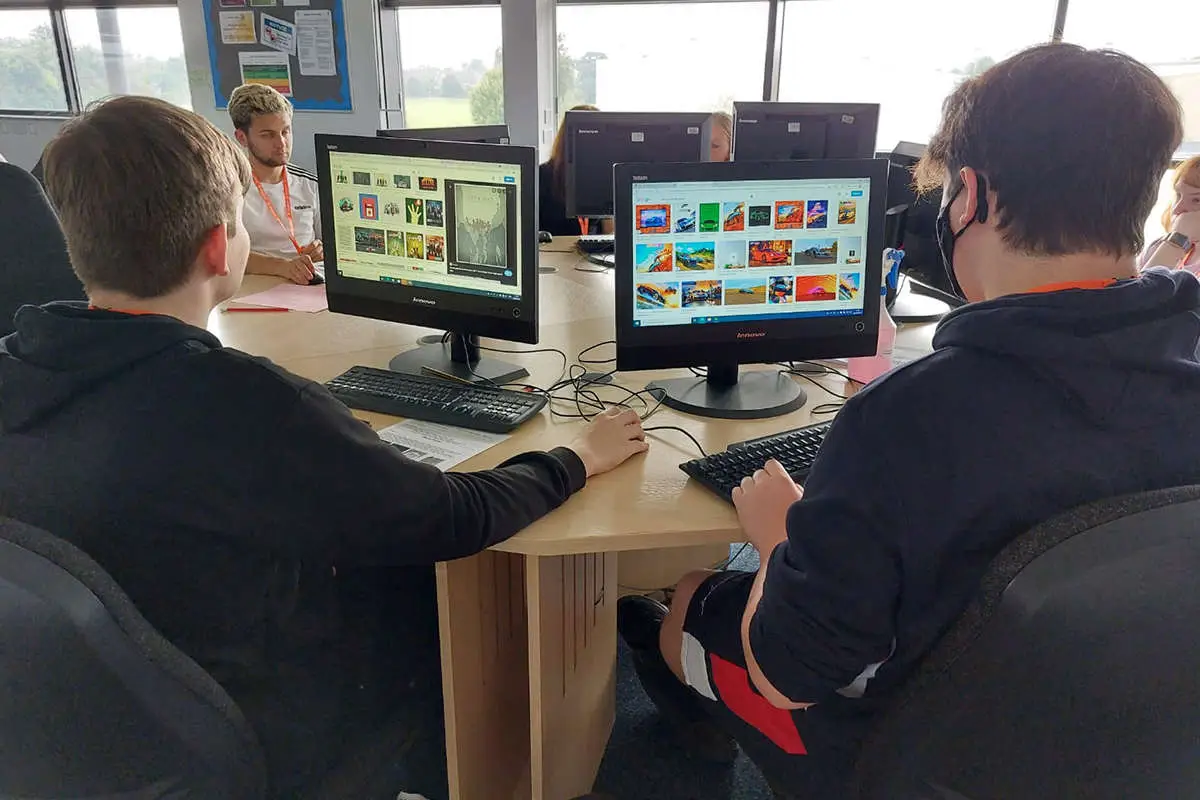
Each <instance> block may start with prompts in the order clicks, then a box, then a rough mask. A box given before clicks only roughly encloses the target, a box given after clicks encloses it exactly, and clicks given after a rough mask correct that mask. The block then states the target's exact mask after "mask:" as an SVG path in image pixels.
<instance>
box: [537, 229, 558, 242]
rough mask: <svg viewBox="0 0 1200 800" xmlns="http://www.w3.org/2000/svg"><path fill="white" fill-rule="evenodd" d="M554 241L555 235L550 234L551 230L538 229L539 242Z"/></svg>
mask: <svg viewBox="0 0 1200 800" xmlns="http://www.w3.org/2000/svg"><path fill="white" fill-rule="evenodd" d="M553 241H554V237H553V236H551V235H550V231H538V244H550V243H551V242H553Z"/></svg>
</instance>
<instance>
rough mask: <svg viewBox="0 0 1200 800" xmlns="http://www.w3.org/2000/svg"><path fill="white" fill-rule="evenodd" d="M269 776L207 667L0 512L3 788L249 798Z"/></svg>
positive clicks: (25, 794) (92, 568) (95, 576)
mask: <svg viewBox="0 0 1200 800" xmlns="http://www.w3.org/2000/svg"><path fill="white" fill-rule="evenodd" d="M266 783H267V781H266V768H265V766H264V763H263V758H262V753H261V750H260V748H259V745H258V741H257V739H256V738H255V736H254V733H253V732H252V731H251V729H250V726H249V725H248V724H247V722H246V720H245V719H244V718H243V717H242V714H241V712H240V711H239V710H238V708H237V706H236V705H235V704H234V702H233V700H232V699H230V697H229V696H228V695H227V694H226V693H225V691H224V690H223V689H222V688H221V687H220V686H218V685H217V683H216V681H214V680H213V679H212V678H211V677H209V675H208V673H206V672H205V671H204V670H202V669H201V668H200V667H199V666H197V665H196V663H195V662H193V661H192V660H191V659H189V658H188V657H187V656H185V655H184V654H183V653H181V652H180V651H179V650H178V649H176V648H175V647H174V646H173V645H172V644H171V643H169V642H168V641H167V640H166V639H164V638H163V637H162V636H161V635H159V634H158V633H157V632H156V631H155V630H154V628H152V627H151V626H150V624H149V623H148V622H146V620H145V619H144V618H143V617H142V615H141V614H139V613H138V611H137V609H135V608H134V607H133V604H132V603H131V602H130V601H129V598H128V597H126V596H125V593H124V592H122V591H121V589H120V588H119V587H118V586H117V585H116V583H114V582H113V580H112V578H110V577H109V576H108V574H107V573H105V572H104V570H103V569H101V568H100V566H99V565H97V564H96V563H95V562H94V561H92V560H91V559H90V558H88V557H87V556H86V555H84V554H83V553H82V552H81V551H80V550H79V549H77V548H75V547H73V546H72V545H70V544H68V543H67V542H65V541H63V540H61V539H58V538H56V537H54V536H51V535H49V534H47V533H45V532H43V531H40V530H38V529H36V528H32V527H30V526H28V525H24V524H22V523H19V522H14V521H12V520H8V519H3V518H0V796H3V797H21V798H83V797H97V798H98V797H117V796H120V797H128V798H131V799H132V798H137V800H150V799H151V798H168V797H169V798H185V797H186V798H214V799H215V798H230V800H251V798H261V797H264V796H265V793H266Z"/></svg>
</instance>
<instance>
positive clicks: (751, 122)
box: [733, 102, 879, 161]
mask: <svg viewBox="0 0 1200 800" xmlns="http://www.w3.org/2000/svg"><path fill="white" fill-rule="evenodd" d="M878 128H879V104H878V103H762V102H759V103H734V104H733V158H734V160H735V161H738V160H741V161H799V160H804V159H820V158H871V156H872V155H873V154H874V152H875V136H876V132H877V130H878Z"/></svg>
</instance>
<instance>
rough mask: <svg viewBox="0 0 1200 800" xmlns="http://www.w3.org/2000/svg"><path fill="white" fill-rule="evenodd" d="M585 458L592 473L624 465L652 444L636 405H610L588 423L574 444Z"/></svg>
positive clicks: (584, 463)
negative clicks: (628, 406)
mask: <svg viewBox="0 0 1200 800" xmlns="http://www.w3.org/2000/svg"><path fill="white" fill-rule="evenodd" d="M570 447H571V449H572V450H574V451H575V455H577V456H579V460H580V461H582V462H583V466H584V468H585V469H586V470H587V475H588V477H589V478H590V477H592V476H593V475H600V474H603V473H605V472H608V471H609V470H611V469H614V468H615V467H618V466H620V465H621V464H622V463H624V462H625V461H626V460H627V459H629V458H630V457H631V456H634V455H637V454H638V453H644V452H646V450H647V449H649V447H650V445H649V444H647V442H646V434H645V432H644V431H642V420H641V418H639V417H638V415H637V412H635V411H633V410H632V409H628V408H626V409H620V408H609V409H607V410H606V411H604V412H603V413H601V414H599V415H598V416H596V418H595V419H593V420H592V421H591V422H590V423H588V426H587V430H585V431H584V432H583V434H582V435H580V437H579V438H578V439H576V440H575V441H574V442H572V443H571V445H570Z"/></svg>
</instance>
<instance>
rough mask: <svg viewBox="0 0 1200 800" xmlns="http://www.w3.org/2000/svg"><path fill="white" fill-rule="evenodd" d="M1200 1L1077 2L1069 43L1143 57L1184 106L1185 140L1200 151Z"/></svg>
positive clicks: (1067, 31)
mask: <svg viewBox="0 0 1200 800" xmlns="http://www.w3.org/2000/svg"><path fill="white" fill-rule="evenodd" d="M1198 29H1200V3H1198V2H1196V0H1154V2H1152V3H1148V4H1147V5H1146V6H1141V5H1134V6H1129V5H1126V6H1122V5H1119V4H1117V5H1114V4H1113V3H1111V2H1109V0H1071V2H1070V4H1069V5H1068V6H1067V22H1066V26H1065V27H1064V29H1063V41H1066V42H1074V43H1075V44H1080V45H1083V46H1084V47H1111V48H1113V49H1115V50H1121V51H1123V52H1126V53H1128V54H1129V55H1131V56H1133V57H1134V58H1137V59H1139V60H1141V61H1143V62H1144V63H1145V64H1146V65H1147V66H1149V67H1150V68H1151V69H1153V70H1154V71H1155V72H1157V73H1158V74H1159V75H1160V76H1161V77H1162V78H1163V80H1165V81H1166V82H1167V84H1168V85H1169V86H1170V87H1171V89H1172V90H1174V92H1175V94H1176V96H1178V97H1179V101H1180V102H1181V103H1182V104H1183V113H1184V128H1185V131H1184V136H1183V138H1184V141H1186V142H1188V143H1189V145H1190V148H1189V149H1200V47H1198V46H1197V44H1196V34H1195V31H1197V30H1198Z"/></svg>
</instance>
